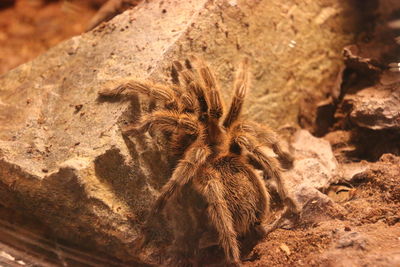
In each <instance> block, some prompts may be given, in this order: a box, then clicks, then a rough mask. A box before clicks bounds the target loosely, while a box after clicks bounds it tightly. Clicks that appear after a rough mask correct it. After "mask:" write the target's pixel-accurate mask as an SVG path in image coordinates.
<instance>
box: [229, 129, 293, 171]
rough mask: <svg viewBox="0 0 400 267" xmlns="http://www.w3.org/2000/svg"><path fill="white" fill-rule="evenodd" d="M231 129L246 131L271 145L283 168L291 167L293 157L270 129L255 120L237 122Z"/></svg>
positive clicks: (266, 144) (264, 143)
mask: <svg viewBox="0 0 400 267" xmlns="http://www.w3.org/2000/svg"><path fill="white" fill-rule="evenodd" d="M233 131H234V132H235V131H238V132H244V133H247V134H248V135H251V136H252V137H254V138H256V139H257V140H258V141H259V142H261V143H262V144H263V145H265V146H268V147H271V148H272V150H273V151H274V153H275V154H276V155H277V156H278V160H279V162H280V164H281V166H282V167H283V168H285V169H291V168H292V167H293V161H294V159H293V157H292V156H291V155H290V154H289V153H288V152H285V151H284V150H283V149H282V147H281V144H280V141H279V137H278V135H277V134H276V133H275V132H274V131H273V130H272V129H270V128H268V127H266V126H263V125H260V124H258V123H255V122H239V123H238V124H236V125H235V126H234V127H233Z"/></svg>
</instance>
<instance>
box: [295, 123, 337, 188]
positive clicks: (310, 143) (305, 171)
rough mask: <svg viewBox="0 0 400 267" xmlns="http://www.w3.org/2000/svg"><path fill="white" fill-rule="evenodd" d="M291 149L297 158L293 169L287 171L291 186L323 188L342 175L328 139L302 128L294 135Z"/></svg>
mask: <svg viewBox="0 0 400 267" xmlns="http://www.w3.org/2000/svg"><path fill="white" fill-rule="evenodd" d="M291 150H292V153H294V157H295V159H296V160H295V163H294V168H293V170H291V171H289V172H287V174H288V177H290V178H288V179H290V180H291V185H290V187H310V188H318V189H322V188H326V187H327V186H329V185H330V184H331V183H333V182H334V181H336V180H337V179H338V178H339V177H340V172H339V168H338V162H337V161H336V159H335V156H334V155H333V152H332V148H331V145H330V144H329V142H328V141H326V140H324V139H321V138H317V137H314V136H312V135H311V134H310V133H309V132H308V131H306V130H300V131H298V132H297V133H296V134H295V135H294V136H293V140H292V142H291ZM299 191H300V190H299Z"/></svg>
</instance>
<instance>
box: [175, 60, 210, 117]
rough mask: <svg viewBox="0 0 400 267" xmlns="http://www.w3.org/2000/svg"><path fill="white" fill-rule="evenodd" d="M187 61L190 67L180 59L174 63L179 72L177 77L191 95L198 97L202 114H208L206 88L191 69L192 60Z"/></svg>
mask: <svg viewBox="0 0 400 267" xmlns="http://www.w3.org/2000/svg"><path fill="white" fill-rule="evenodd" d="M186 63H187V64H186V65H187V66H189V67H190V69H189V68H188V69H184V68H183V66H182V64H181V63H180V62H178V61H175V62H174V63H173V66H174V69H175V70H176V72H177V77H178V78H177V79H178V81H179V83H180V84H183V86H185V87H186V91H187V93H188V94H189V96H190V97H194V98H196V99H197V103H196V104H198V109H199V113H200V116H204V114H207V112H208V101H207V99H206V92H205V88H204V87H203V86H202V85H201V84H200V83H199V82H198V81H197V78H196V77H195V75H194V73H193V71H192V69H191V68H192V67H191V65H190V62H189V61H187V62H186ZM179 78H180V79H179ZM192 100H193V98H192Z"/></svg>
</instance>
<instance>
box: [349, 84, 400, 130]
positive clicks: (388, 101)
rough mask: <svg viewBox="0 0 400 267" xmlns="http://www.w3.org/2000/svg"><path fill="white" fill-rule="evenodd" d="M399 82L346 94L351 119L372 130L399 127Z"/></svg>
mask: <svg viewBox="0 0 400 267" xmlns="http://www.w3.org/2000/svg"><path fill="white" fill-rule="evenodd" d="M399 88H400V84H398V83H395V84H390V85H383V86H382V85H378V86H374V87H368V88H365V89H363V90H361V91H359V92H357V93H356V94H354V95H347V96H346V97H345V99H344V101H345V104H347V105H351V106H352V109H351V113H350V118H351V121H353V122H354V123H356V124H357V125H358V126H361V127H365V128H369V129H372V130H384V129H400V90H399Z"/></svg>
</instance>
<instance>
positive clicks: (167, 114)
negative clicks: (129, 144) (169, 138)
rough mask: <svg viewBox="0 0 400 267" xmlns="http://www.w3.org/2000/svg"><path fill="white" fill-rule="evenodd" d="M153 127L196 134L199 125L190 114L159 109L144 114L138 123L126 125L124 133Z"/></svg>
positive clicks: (140, 131) (163, 130)
mask: <svg viewBox="0 0 400 267" xmlns="http://www.w3.org/2000/svg"><path fill="white" fill-rule="evenodd" d="M153 127H155V128H156V129H159V130H160V131H162V132H174V131H176V130H177V129H180V130H183V131H184V132H185V133H186V134H189V135H194V136H198V135H199V134H200V131H201V129H200V125H199V123H198V122H197V121H196V119H195V117H194V115H192V114H179V113H177V112H173V111H168V110H161V111H155V112H153V113H150V114H148V115H145V116H144V117H143V118H142V119H141V122H140V123H139V124H138V125H132V126H128V127H126V128H125V129H124V134H126V135H131V134H133V133H143V132H147V131H149V130H150V129H151V128H153Z"/></svg>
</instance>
